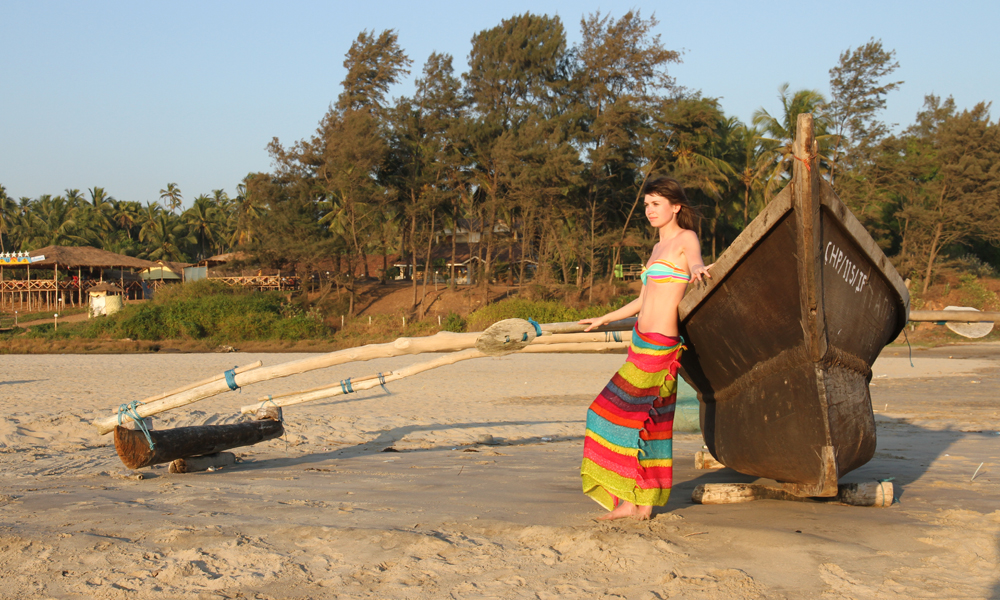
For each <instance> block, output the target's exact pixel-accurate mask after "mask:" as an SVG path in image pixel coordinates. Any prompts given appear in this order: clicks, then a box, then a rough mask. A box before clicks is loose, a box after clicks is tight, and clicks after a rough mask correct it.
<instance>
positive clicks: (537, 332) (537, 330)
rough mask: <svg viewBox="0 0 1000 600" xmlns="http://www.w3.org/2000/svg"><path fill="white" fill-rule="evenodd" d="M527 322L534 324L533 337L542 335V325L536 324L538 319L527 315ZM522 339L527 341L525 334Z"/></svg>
mask: <svg viewBox="0 0 1000 600" xmlns="http://www.w3.org/2000/svg"><path fill="white" fill-rule="evenodd" d="M528 322H529V323H531V324H532V325H534V326H535V337H542V326H541V325H539V324H538V321H536V320H534V319H532V318H531V317H528ZM522 341H527V336H525V340H522Z"/></svg>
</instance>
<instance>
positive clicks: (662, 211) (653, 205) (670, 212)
mask: <svg viewBox="0 0 1000 600" xmlns="http://www.w3.org/2000/svg"><path fill="white" fill-rule="evenodd" d="M645 204H646V218H647V219H649V224H650V225H652V226H653V227H655V228H657V229H659V228H660V227H663V226H664V225H666V224H668V223H670V221H672V220H673V219H674V216H675V215H676V214H677V213H678V212H680V210H681V205H680V204H673V203H672V202H670V200H667V199H666V198H664V197H663V196H654V195H652V194H646V200H645Z"/></svg>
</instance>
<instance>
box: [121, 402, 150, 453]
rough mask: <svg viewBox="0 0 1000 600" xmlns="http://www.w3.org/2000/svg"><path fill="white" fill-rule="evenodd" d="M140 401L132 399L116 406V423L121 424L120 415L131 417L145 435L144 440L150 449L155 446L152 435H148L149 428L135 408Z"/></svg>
mask: <svg viewBox="0 0 1000 600" xmlns="http://www.w3.org/2000/svg"><path fill="white" fill-rule="evenodd" d="M140 404H142V402H139V401H138V400H133V401H131V402H129V403H128V404H122V405H119V406H118V424H119V425H121V424H122V415H125V416H127V417H129V418H130V419H132V421H133V422H134V423H135V426H136V427H137V428H138V429H139V431H141V432H142V433H143V434H145V436H146V442H147V443H149V449H150V450H152V449H153V448H155V447H156V446H155V445H154V444H153V437H152V436H151V435H149V428H148V427H146V421H145V419H143V418H142V417H141V416H139V411H138V410H136V407H138V406H139V405H140Z"/></svg>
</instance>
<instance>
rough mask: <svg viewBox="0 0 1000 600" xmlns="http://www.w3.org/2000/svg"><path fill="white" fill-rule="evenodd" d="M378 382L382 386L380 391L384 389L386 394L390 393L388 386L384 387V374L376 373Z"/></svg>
mask: <svg viewBox="0 0 1000 600" xmlns="http://www.w3.org/2000/svg"><path fill="white" fill-rule="evenodd" d="M378 384H379V385H380V386H382V391H384V392H385V393H386V394H390V393H391V392H390V391H389V388H387V387H385V375H383V374H381V373H379V374H378Z"/></svg>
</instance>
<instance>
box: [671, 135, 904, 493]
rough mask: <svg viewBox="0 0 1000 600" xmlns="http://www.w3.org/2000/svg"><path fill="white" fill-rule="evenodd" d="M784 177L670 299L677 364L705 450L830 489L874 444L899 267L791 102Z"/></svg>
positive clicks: (789, 485) (803, 485)
mask: <svg viewBox="0 0 1000 600" xmlns="http://www.w3.org/2000/svg"><path fill="white" fill-rule="evenodd" d="M794 154H795V161H794V167H793V176H792V180H791V181H790V182H789V184H788V185H787V186H786V187H785V189H784V190H783V191H782V192H781V193H780V194H779V195H778V196H777V197H775V198H774V199H773V200H772V201H771V202H770V203H769V204H768V205H767V207H766V208H765V209H764V211H763V212H762V213H761V214H760V215H759V216H758V217H757V218H756V219H754V221H753V222H752V223H751V224H750V225H749V226H748V227H747V228H746V230H744V232H743V233H742V234H741V235H740V236H739V237H738V238H737V239H736V240H735V241H734V243H733V245H732V246H731V247H730V248H729V249H727V250H726V252H725V253H723V254H722V256H720V257H719V259H718V261H716V263H715V266H714V267H712V269H711V271H710V272H711V274H712V279H711V280H710V281H709V283H708V284H707V285H700V286H691V288H690V289H689V290H688V293H687V295H686V296H685V297H684V300H683V301H682V302H681V305H680V318H681V332H682V334H683V335H684V338H685V340H686V343H687V347H688V350H687V351H686V352H685V353H684V354H683V357H682V359H681V366H682V371H681V372H682V375H683V376H684V378H685V379H687V381H688V382H689V383H690V384H691V385H692V387H694V388H695V390H696V391H697V392H698V398H699V400H700V401H701V428H702V432H703V435H704V438H705V443H706V444H707V445H708V448H709V450H710V451H711V453H712V455H713V456H715V457H716V458H717V459H718V460H719V462H721V463H723V464H724V465H726V466H727V467H730V468H732V469H735V470H736V471H739V472H741V473H746V474H749V475H755V476H758V477H765V478H769V479H774V480H776V481H778V482H779V483H781V484H783V487H784V489H785V490H787V491H789V492H791V493H793V494H795V495H798V496H835V495H836V494H837V480H838V479H839V478H840V477H841V476H843V475H844V474H846V473H849V472H850V471H852V470H854V469H857V468H858V467H860V466H862V465H864V464H865V463H866V462H868V461H869V460H870V459H871V458H872V456H873V455H874V453H875V419H874V415H873V414H872V406H871V396H870V394H869V390H868V384H869V382H870V381H871V373H872V372H871V367H872V364H873V363H874V362H875V359H876V357H877V356H878V354H879V352H880V351H881V350H882V348H883V347H884V346H885V345H886V344H887V343H889V342H891V341H892V340H893V339H895V338H896V337H897V336H898V335H899V333H900V331H901V330H902V329H903V327H904V325H905V324H906V321H907V318H908V313H909V303H910V300H909V293H908V292H907V290H906V287H905V285H904V283H903V280H902V278H901V277H900V276H899V273H897V272H896V270H895V268H894V267H893V266H892V264H891V263H890V262H889V260H888V259H887V258H886V256H885V255H884V254H883V253H882V251H881V250H880V249H879V247H878V245H877V244H876V243H875V241H874V240H873V239H872V238H871V236H870V235H869V234H868V232H867V231H865V229H864V227H863V226H862V225H861V223H859V222H858V220H857V219H856V218H855V217H854V216H853V215H852V214H851V211H850V210H849V209H848V208H847V207H846V206H845V205H844V204H843V203H842V202H841V201H840V199H839V198H838V197H837V195H836V194H835V193H834V191H833V189H832V188H831V187H830V185H829V184H828V183H827V182H826V181H825V180H824V179H823V178H822V177H820V173H819V167H818V162H817V152H816V144H815V141H814V139H813V122H812V115H800V116H799V120H798V123H797V136H796V140H795V144H794Z"/></svg>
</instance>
